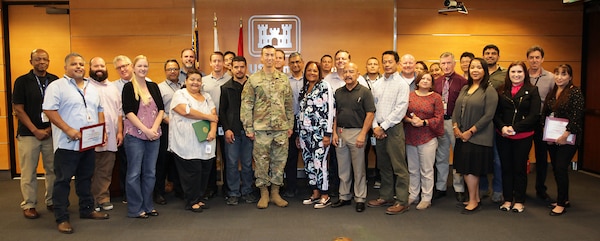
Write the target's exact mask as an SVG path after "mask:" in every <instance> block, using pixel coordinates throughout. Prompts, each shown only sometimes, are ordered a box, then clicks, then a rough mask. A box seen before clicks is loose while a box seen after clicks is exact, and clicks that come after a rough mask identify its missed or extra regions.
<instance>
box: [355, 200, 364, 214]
mask: <svg viewBox="0 0 600 241" xmlns="http://www.w3.org/2000/svg"><path fill="white" fill-rule="evenodd" d="M356 211H357V212H359V213H362V212H363V211H365V203H364V202H357V203H356Z"/></svg>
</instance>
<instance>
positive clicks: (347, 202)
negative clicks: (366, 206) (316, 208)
mask: <svg viewBox="0 0 600 241" xmlns="http://www.w3.org/2000/svg"><path fill="white" fill-rule="evenodd" d="M350 204H352V201H350V200H342V199H338V200H337V201H336V202H334V203H333V204H331V207H332V208H339V207H342V206H346V205H350Z"/></svg>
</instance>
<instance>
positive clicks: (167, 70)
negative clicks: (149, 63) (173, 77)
mask: <svg viewBox="0 0 600 241" xmlns="http://www.w3.org/2000/svg"><path fill="white" fill-rule="evenodd" d="M177 71H179V69H176V68H170V69H165V72H177Z"/></svg>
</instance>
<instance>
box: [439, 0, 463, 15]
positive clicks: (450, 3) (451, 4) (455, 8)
mask: <svg viewBox="0 0 600 241" xmlns="http://www.w3.org/2000/svg"><path fill="white" fill-rule="evenodd" d="M444 7H446V8H442V9H440V10H438V13H439V14H447V13H453V12H459V13H462V14H469V11H467V7H466V6H465V4H464V3H463V2H457V1H454V0H444Z"/></svg>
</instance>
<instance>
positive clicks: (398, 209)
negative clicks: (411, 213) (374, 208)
mask: <svg viewBox="0 0 600 241" xmlns="http://www.w3.org/2000/svg"><path fill="white" fill-rule="evenodd" d="M409 207H410V206H402V205H401V204H400V203H396V204H394V206H391V207H389V208H387V209H386V210H385V213H386V214H389V215H396V214H401V213H404V212H406V211H408V208H409Z"/></svg>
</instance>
